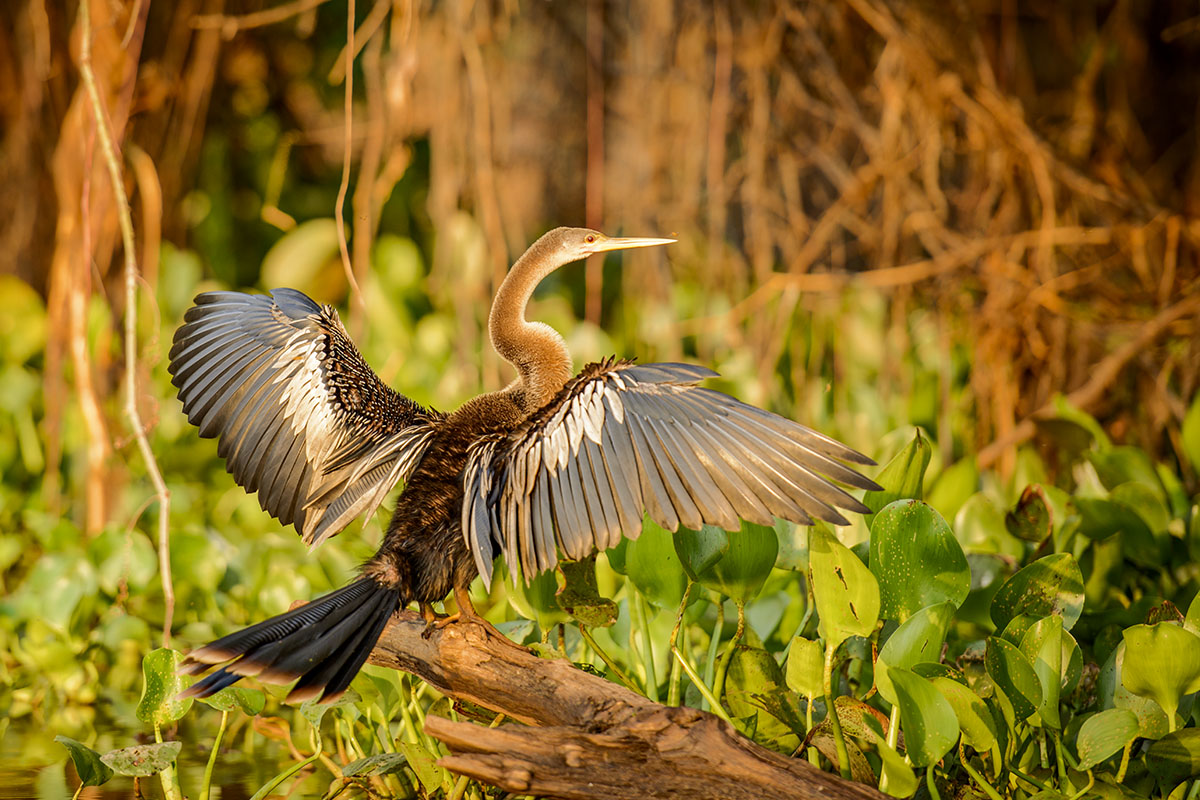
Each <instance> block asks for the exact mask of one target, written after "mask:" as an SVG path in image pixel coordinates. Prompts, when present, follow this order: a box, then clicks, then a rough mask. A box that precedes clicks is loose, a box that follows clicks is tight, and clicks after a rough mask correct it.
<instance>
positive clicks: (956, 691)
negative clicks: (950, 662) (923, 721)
mask: <svg viewBox="0 0 1200 800" xmlns="http://www.w3.org/2000/svg"><path fill="white" fill-rule="evenodd" d="M930 683H932V684H933V686H934V688H935V689H937V690H938V691H939V692H941V693H942V697H944V698H946V702H947V703H949V704H950V707H951V708H953V709H954V716H955V717H957V718H958V727H959V730H961V731H962V738H963V744H965V745H967V746H969V747H973V748H975V749H976V750H978V751H980V752H985V751H987V750H990V749H992V745H994V744H995V743H996V720H995V719H994V718H993V717H992V713H991V712H990V711H988V707H987V705H986V704H985V703H984V702H983V700H982V699H980V697H979V695H977V694H975V692H973V691H971V690H970V689H969V688H967V687H966V686H964V685H962V684H961V683H959V682H958V681H956V680H954V679H953V678H942V677H938V678H931V679H930Z"/></svg>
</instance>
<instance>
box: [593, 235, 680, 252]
mask: <svg viewBox="0 0 1200 800" xmlns="http://www.w3.org/2000/svg"><path fill="white" fill-rule="evenodd" d="M674 241H676V240H675V239H650V238H646V237H639V236H613V237H608V238H604V239H601V240H600V241H598V242H596V243H595V244H594V245H592V252H593V253H603V252H605V251H608V250H628V249H630V248H633V247H655V246H657V245H660V244H671V242H674Z"/></svg>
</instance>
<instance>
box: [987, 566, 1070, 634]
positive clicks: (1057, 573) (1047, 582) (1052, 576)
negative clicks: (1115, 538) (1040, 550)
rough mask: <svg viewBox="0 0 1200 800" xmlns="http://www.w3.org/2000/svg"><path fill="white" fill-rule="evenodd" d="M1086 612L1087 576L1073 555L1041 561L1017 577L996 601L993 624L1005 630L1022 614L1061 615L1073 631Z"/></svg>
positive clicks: (1068, 627) (1013, 577)
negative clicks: (1084, 581)
mask: <svg viewBox="0 0 1200 800" xmlns="http://www.w3.org/2000/svg"><path fill="white" fill-rule="evenodd" d="M1082 612H1083V574H1082V573H1081V572H1080V571H1079V564H1077V563H1076V561H1075V558H1074V556H1072V555H1071V554H1070V553H1055V554H1054V555H1049V556H1046V557H1045V558H1040V559H1038V560H1037V561H1035V562H1033V563H1032V564H1030V565H1029V566H1027V567H1025V568H1024V569H1022V570H1021V571H1020V572H1018V573H1017V574H1016V575H1013V576H1012V577H1011V578H1009V579H1008V580H1007V581H1005V582H1004V585H1003V586H1001V587H1000V589H999V590H998V591H997V592H996V596H995V597H994V598H992V609H991V613H992V621H993V622H994V623H995V624H996V627H997V628H998V629H1001V630H1003V629H1004V628H1005V627H1006V626H1007V625H1008V623H1009V621H1010V620H1011V619H1012V618H1013V617H1015V616H1017V615H1018V614H1026V615H1028V616H1031V617H1046V616H1049V615H1051V614H1058V615H1059V616H1061V617H1062V620H1063V629H1064V630H1070V629H1071V628H1072V627H1074V625H1075V623H1076V622H1077V621H1078V620H1079V615H1080V614H1081V613H1082Z"/></svg>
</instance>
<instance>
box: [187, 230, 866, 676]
mask: <svg viewBox="0 0 1200 800" xmlns="http://www.w3.org/2000/svg"><path fill="white" fill-rule="evenodd" d="M669 241H672V240H669V239H620V238H609V237H606V236H604V235H603V234H601V233H599V232H598V231H593V230H588V229H584V228H557V229H555V230H553V231H550V232H549V233H547V234H546V235H545V236H543V237H542V238H540V239H539V240H538V241H537V242H535V243H534V244H533V246H531V247H530V248H529V250H528V251H526V253H525V254H524V255H523V256H522V257H521V258H520V259H519V260H518V261H517V263H516V264H514V265H513V268H512V270H511V271H510V272H509V274H508V277H507V278H506V279H505V281H504V282H503V284H501V286H500V288H499V290H498V291H497V293H496V298H495V300H494V301H493V304H492V311H491V315H490V318H489V332H490V334H491V339H492V343H493V345H494V346H495V347H496V350H497V352H499V353H500V355H502V356H503V357H504V358H505V359H507V360H508V361H509V362H510V363H512V364H513V365H514V366H515V367H516V369H517V378H516V380H514V381H513V383H512V384H510V385H509V386H508V387H506V388H505V389H503V390H501V391H498V392H492V393H489V394H485V395H481V396H479V397H476V398H475V399H473V400H471V401H469V402H467V403H466V404H464V405H463V406H462V407H461V408H459V409H458V410H457V411H454V412H452V413H449V414H444V413H441V412H437V411H433V410H430V409H426V408H422V407H421V406H419V405H418V404H416V403H414V402H413V401H411V400H409V399H408V398H406V397H404V396H402V395H400V394H398V393H396V392H395V391H393V390H392V389H390V388H388V387H387V386H385V385H383V383H382V382H381V381H380V380H379V379H378V377H376V376H375V374H374V373H373V372H372V371H371V370H370V368H369V367H368V366H367V365H366V363H365V362H364V361H363V360H362V357H361V356H360V355H359V354H358V351H357V350H356V349H355V347H354V345H353V343H352V342H351V341H350V339H349V337H348V336H347V335H346V331H345V329H344V328H343V327H342V325H341V322H340V321H339V320H338V316H337V313H336V312H335V311H334V310H333V309H332V308H330V307H329V306H318V305H317V304H316V303H314V302H313V301H312V300H310V299H309V298H308V297H306V296H305V295H303V294H301V293H300V292H296V291H293V290H290V289H277V290H275V291H274V292H272V293H271V295H270V296H266V295H246V294H240V293H236V292H209V293H205V294H202V295H200V296H198V297H197V298H196V305H195V306H194V307H193V308H191V309H190V310H189V311H188V313H187V315H186V317H185V323H184V325H183V326H182V327H181V328H180V329H179V330H178V331H177V332H176V334H175V344H174V346H173V347H172V348H171V363H170V371H171V374H172V380H173V383H174V384H175V385H176V386H177V387H178V388H179V397H180V399H181V400H182V401H183V408H184V411H185V412H186V413H187V415H188V419H189V420H190V421H191V422H193V423H194V424H196V425H197V426H198V427H199V429H200V435H201V436H208V437H213V436H215V437H218V439H219V445H218V450H217V451H218V453H219V454H220V455H221V456H222V457H224V458H225V459H226V465H227V468H228V469H229V471H230V472H231V473H233V476H234V478H235V479H236V480H237V481H238V483H240V484H241V485H242V486H244V487H245V488H246V489H247V490H248V491H257V492H258V499H259V503H260V504H261V505H262V507H263V508H264V509H265V510H266V511H268V512H269V513H271V514H272V515H273V516H275V517H278V518H279V519H280V520H281V521H282V522H284V523H292V524H294V525H295V526H296V529H297V531H299V532H300V534H301V535H302V536H303V537H304V540H305V541H306V542H308V543H309V544H310V545H313V546H316V545H318V544H320V543H321V542H322V541H324V540H325V539H327V538H329V537H330V536H333V535H335V534H337V533H338V532H339V531H340V530H341V529H342V528H344V527H345V526H346V525H347V524H348V523H349V522H350V520H351V519H353V518H354V517H356V516H359V515H361V514H364V513H365V514H368V515H369V514H371V513H373V512H374V510H375V509H376V508H377V507H378V506H379V504H380V502H382V500H383V497H384V496H385V495H386V493H387V492H388V491H389V490H390V489H391V488H392V487H393V486H395V485H397V484H398V483H400V482H403V483H404V490H403V491H402V493H401V494H400V497H399V500H398V501H397V504H396V509H395V511H394V512H393V514H392V519H391V523H390V524H389V525H388V529H387V534H386V536H385V537H384V541H383V544H382V546H381V547H380V548H379V552H378V553H376V554H375V556H374V557H373V558H372V559H371V560H370V561H368V562H367V564H365V565H364V566H363V568H362V572H361V575H360V576H359V578H358V579H357V580H355V581H354V582H352V583H350V584H349V585H347V586H345V587H343V588H341V589H338V590H336V591H334V592H331V593H330V594H328V595H325V596H324V597H321V598H319V599H317V600H315V601H313V602H311V603H309V604H307V605H305V606H302V607H300V608H297V609H295V610H293V611H289V612H287V613H285V614H281V615H279V616H277V617H273V618H271V619H269V620H266V621H264V622H260V623H258V624H257V625H254V626H251V627H249V628H246V629H244V630H241V631H238V632H236V633H233V634H230V635H229V636H226V637H224V638H222V639H219V640H217V641H215V642H213V643H212V644H209V645H207V646H205V647H201V648H199V649H197V650H195V651H193V652H192V653H190V654H189V655H188V658H187V660H186V661H185V662H184V666H183V669H184V670H185V671H187V672H190V673H192V674H199V673H202V672H204V671H205V670H207V669H208V668H209V667H210V666H215V665H222V664H223V665H224V666H221V667H219V668H218V669H217V670H216V671H214V672H212V673H211V674H209V675H208V676H206V677H205V678H203V679H202V680H200V681H199V682H197V683H196V684H194V685H193V686H192V687H191V688H190V689H189V690H188V692H187V694H189V695H192V696H206V695H209V694H213V693H215V692H217V691H219V690H220V689H222V688H224V687H226V686H228V685H230V684H232V683H234V682H235V681H237V680H238V679H239V678H241V677H243V676H251V675H253V676H257V677H258V678H259V679H260V680H264V681H268V682H274V683H288V682H291V681H295V680H297V679H299V680H298V681H297V683H296V685H295V686H294V687H293V689H292V691H291V693H290V694H289V695H288V697H289V699H291V700H301V699H308V698H312V697H321V698H322V699H323V700H331V699H333V698H334V697H337V696H338V695H340V694H341V693H342V692H344V691H345V689H346V687H347V686H348V685H349V684H350V681H351V680H352V679H353V678H354V676H355V675H356V674H357V673H358V670H359V669H360V668H361V666H362V664H363V663H364V662H365V661H366V658H367V655H368V654H369V653H370V651H371V648H372V647H373V646H374V644H375V642H376V640H377V639H378V638H379V635H380V633H381V632H382V630H383V628H384V626H385V625H386V624H387V621H388V619H389V618H390V617H391V615H392V614H393V613H394V612H395V611H396V610H397V609H399V608H402V607H404V606H406V605H408V604H409V603H412V602H414V601H415V602H417V603H418V604H420V606H421V608H422V610H423V611H424V613H425V614H426V616H427V618H428V619H430V620H431V622H432V619H433V615H432V608H431V606H430V604H431V603H433V602H436V601H439V600H442V599H444V598H445V597H446V596H447V595H448V594H450V593H451V592H454V594H455V598H456V600H457V601H458V604H459V609H460V613H463V614H468V615H473V614H474V609H473V608H471V606H470V600H469V598H468V596H467V593H466V588H467V586H468V585H469V584H470V582H471V581H472V580H473V579H474V578H475V576H476V575H477V574H482V575H483V577H484V580H485V582H488V583H490V581H491V578H492V562H493V557H494V556H495V554H496V553H497V551H499V553H500V554H502V555H503V556H504V558H505V560H506V561H507V562H508V564H509V566H510V569H511V570H512V572H513V574H514V575H521V576H524V577H525V578H529V577H532V576H533V575H534V574H536V573H538V572H540V571H543V570H546V569H549V568H551V567H553V566H554V565H555V564H556V563H557V562H558V559H559V558H560V557H562V556H565V557H566V558H569V559H579V558H584V557H586V556H587V555H588V554H590V553H591V552H593V551H595V550H596V549H603V548H609V547H612V546H613V545H615V544H616V543H617V542H618V541H619V540H620V537H621V536H629V537H636V536H637V535H638V533H639V532H640V531H641V527H642V520H643V515H644V514H649V516H650V517H651V518H652V519H653V520H654V521H655V522H657V523H658V524H659V525H662V526H663V527H665V528H668V529H670V530H675V529H677V528H679V527H680V526H683V527H686V528H693V529H695V528H699V527H701V526H702V525H705V524H711V525H718V526H721V527H724V528H727V529H734V528H737V527H738V525H739V519H747V520H751V521H754V522H761V523H764V524H770V523H771V522H772V521H773V520H774V518H776V517H780V518H783V519H787V520H791V521H793V522H797V523H802V524H808V523H811V522H812V519H813V518H814V517H815V518H819V519H823V520H827V521H829V522H832V523H835V524H846V520H845V518H844V517H843V516H842V515H841V514H840V513H839V512H838V510H837V509H838V508H842V509H847V510H851V511H858V512H863V511H866V508H865V507H864V506H863V505H862V504H861V503H859V502H858V501H857V500H855V499H854V498H853V497H851V496H850V495H849V494H847V493H846V492H844V491H843V490H842V489H840V488H838V487H837V486H835V485H834V484H833V483H831V482H830V481H829V480H828V479H827V477H828V478H832V479H834V480H836V481H839V482H841V483H843V484H846V485H849V486H854V487H859V488H867V489H870V488H876V487H875V484H874V483H873V482H872V481H871V480H869V479H867V478H864V477H863V476H862V475H860V474H858V473H857V472H856V471H854V470H853V469H851V468H850V467H848V466H846V465H845V464H844V463H843V462H850V463H857V464H871V463H873V462H872V461H871V460H870V459H868V458H866V457H865V456H863V455H861V454H859V453H856V452H855V451H853V450H851V449H850V448H848V447H846V446H845V445H842V444H840V443H838V442H836V441H834V440H833V439H830V438H828V437H826V436H823V435H822V434H819V433H817V432H815V431H812V430H809V429H808V428H805V427H803V426H801V425H799V424H797V423H795V422H792V421H791V420H787V419H784V418H783V417H780V416H777V415H775V414H771V413H769V412H766V411H763V410H761V409H757V408H754V407H753V406H748V405H746V404H744V403H742V402H740V401H738V400H736V399H734V398H732V397H729V396H728V395H725V394H721V393H719V392H714V391H712V390H709V389H704V388H701V387H698V386H697V385H696V384H697V383H698V382H699V381H701V380H703V379H704V378H707V377H712V376H714V375H715V374H716V373H714V372H711V371H710V370H707V369H704V368H702V367H695V366H689V365H685V364H645V365H637V364H634V363H633V362H630V361H616V360H611V359H610V360H608V361H603V362H599V363H594V364H589V365H588V366H587V367H585V368H584V369H583V370H582V371H581V372H580V373H579V374H578V375H577V376H575V377H574V378H572V377H571V359H570V355H569V353H568V352H567V348H566V345H565V343H564V342H563V340H562V337H561V336H559V335H558V334H557V333H556V332H555V331H554V330H553V329H551V328H550V327H548V326H546V325H544V324H542V323H538V322H529V321H527V320H526V319H525V308H526V306H527V304H528V302H529V298H530V296H531V295H532V293H533V289H534V287H535V286H537V284H538V283H539V282H540V281H541V280H542V278H544V277H545V276H546V275H548V274H550V273H551V272H552V271H554V270H555V269H557V268H559V267H561V266H562V265H564V264H568V263H570V262H572V261H578V260H580V259H582V258H585V257H587V256H588V255H591V254H592V253H597V252H603V251H607V250H618V249H625V248H630V247H645V246H651V245H659V244H666V243H667V242H669ZM824 476H827V477H824ZM560 553H561V554H562V556H560ZM439 624H440V623H439Z"/></svg>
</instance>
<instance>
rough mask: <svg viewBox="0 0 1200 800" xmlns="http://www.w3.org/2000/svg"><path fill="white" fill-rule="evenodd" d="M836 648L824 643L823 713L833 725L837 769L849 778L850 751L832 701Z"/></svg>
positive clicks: (835, 706)
mask: <svg viewBox="0 0 1200 800" xmlns="http://www.w3.org/2000/svg"><path fill="white" fill-rule="evenodd" d="M835 649H836V648H835V647H834V646H833V645H832V644H831V643H826V645H825V674H824V675H823V676H822V682H823V683H824V684H825V713H826V715H827V716H828V717H829V724H830V725H831V726H832V727H833V741H834V744H835V745H837V757H838V771H839V772H840V773H841V775H842V777H843V778H845V779H846V780H850V779H851V778H850V753H849V752H848V751H847V750H846V738H845V737H844V736H843V735H842V723H841V720H839V719H838V715H837V705H836V704H835V703H834V702H833V651H834V650H835Z"/></svg>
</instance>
